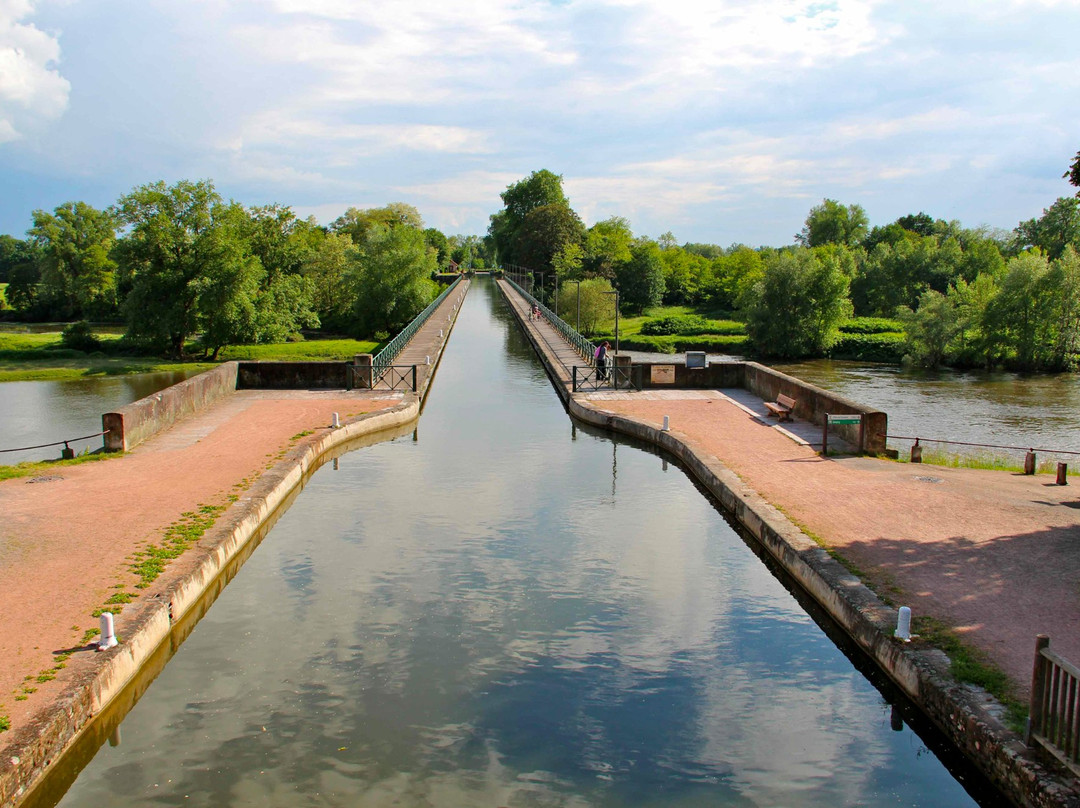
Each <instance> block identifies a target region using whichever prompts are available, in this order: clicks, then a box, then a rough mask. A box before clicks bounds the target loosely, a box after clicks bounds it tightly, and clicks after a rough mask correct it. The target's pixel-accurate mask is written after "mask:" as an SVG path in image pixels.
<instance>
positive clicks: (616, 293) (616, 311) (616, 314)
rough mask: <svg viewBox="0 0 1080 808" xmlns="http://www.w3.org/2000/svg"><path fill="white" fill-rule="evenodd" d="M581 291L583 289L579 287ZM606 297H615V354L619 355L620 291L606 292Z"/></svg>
mask: <svg viewBox="0 0 1080 808" xmlns="http://www.w3.org/2000/svg"><path fill="white" fill-rule="evenodd" d="M578 289H579V290H580V289H581V287H580V286H579V287H578ZM604 294H605V295H615V353H616V354H618V353H619V290H618V289H612V290H611V291H610V292H604Z"/></svg>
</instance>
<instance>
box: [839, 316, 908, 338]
mask: <svg viewBox="0 0 1080 808" xmlns="http://www.w3.org/2000/svg"><path fill="white" fill-rule="evenodd" d="M903 330H904V325H903V323H901V322H900V321H899V320H890V319H889V318H887V317H853V318H851V319H850V320H848V321H847V322H845V323H842V324H841V325H840V333H841V334H890V333H893V332H895V331H903Z"/></svg>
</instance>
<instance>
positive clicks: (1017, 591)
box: [500, 282, 1080, 805]
mask: <svg viewBox="0 0 1080 808" xmlns="http://www.w3.org/2000/svg"><path fill="white" fill-rule="evenodd" d="M500 286H501V288H502V289H503V292H504V295H505V296H506V299H507V302H508V303H509V305H510V306H511V308H512V309H513V310H514V311H515V312H517V316H518V319H519V321H520V322H521V324H522V325H523V327H524V328H525V329H526V332H527V333H528V334H529V335H530V339H531V340H532V342H533V345H534V347H535V348H536V349H537V351H538V353H540V355H541V358H542V359H543V360H544V362H545V365H546V366H547V367H548V371H549V375H550V376H551V378H552V383H553V384H554V385H555V387H556V390H558V391H559V392H560V395H561V396H562V397H563V399H564V401H565V402H566V403H567V406H568V408H569V409H570V412H571V414H572V415H575V416H577V417H580V418H582V419H583V420H586V421H587V422H589V423H592V424H594V425H597V426H602V427H606V428H609V429H614V430H616V431H621V432H625V433H627V434H631V435H633V436H635V437H639V438H641V439H643V440H646V441H648V442H651V443H655V444H658V445H660V446H663V447H664V448H667V449H669V450H671V451H673V452H674V453H675V454H676V456H678V457H679V458H680V459H681V460H683V461H684V462H685V463H686V464H687V467H688V468H689V469H690V471H691V473H693V474H694V475H695V476H697V477H698V478H699V479H700V480H701V482H702V483H703V484H704V485H705V486H706V488H709V489H710V490H711V491H713V493H714V494H716V496H717V497H718V499H720V500H721V501H722V502H723V504H724V505H725V507H727V508H728V509H729V510H731V511H732V512H733V513H734V514H735V515H736V517H737V518H738V519H739V521H740V522H742V523H743V525H744V526H746V527H747V528H748V529H749V530H750V532H751V533H753V534H754V535H755V536H756V537H757V538H758V539H759V540H761V541H762V542H763V544H765V545H766V546H767V547H768V548H769V550H770V552H771V553H772V554H773V555H774V556H777V557H778V559H779V560H781V563H782V564H783V565H784V566H785V567H786V568H787V570H788V572H790V573H792V574H793V576H794V577H795V579H796V580H797V581H799V582H800V583H801V584H802V585H804V586H807V585H809V586H810V587H811V590H810V591H811V594H812V596H813V597H814V598H815V599H816V600H818V602H819V603H821V604H822V605H823V606H825V608H826V610H827V611H829V612H830V613H831V614H832V615H833V617H834V619H838V622H839V623H840V624H841V625H842V626H843V627H844V628H845V631H847V632H848V633H849V635H850V636H852V637H853V639H855V640H856V642H857V643H858V644H859V645H861V646H862V647H863V648H864V650H868V652H870V653H871V656H872V657H873V658H875V660H876V661H877V662H878V663H879V664H882V665H884V666H885V667H886V668H887V669H888V672H889V675H890V676H891V677H892V678H893V679H894V681H897V680H899V683H901V684H902V685H903V689H904V690H905V691H906V692H908V693H909V695H912V696H913V698H914V699H915V700H916V702H917V703H919V704H920V706H921V707H923V708H924V709H927V710H928V711H929V712H930V713H931V714H933V716H934V720H935V721H936V722H937V723H938V724H939V726H942V725H943V724H945V725H948V726H949V734H950V737H951V739H952V740H953V741H954V743H956V744H957V746H958V747H959V748H961V749H964V750H965V751H966V752H967V753H969V755H971V756H972V757H973V758H981V759H982V761H983V762H984V763H986V767H985V768H984V771H986V772H987V774H988V776H990V777H991V779H992V780H995V781H996V782H998V783H1002V781H1003V780H1007V781H1009V782H1008V787H1006V790H1007V791H1009V793H1011V794H1012V795H1013V797H1014V798H1017V799H1019V798H1018V797H1017V794H1023V795H1024V800H1025V803H1026V804H1040V805H1043V804H1045V805H1058V804H1060V805H1066V804H1068V805H1074V804H1080V797H1078V796H1077V793H1078V792H1077V787H1076V783H1075V780H1072V779H1071V778H1065V780H1064V781H1061V782H1059V781H1057V779H1056V778H1054V777H1052V776H1049V775H1047V774H1046V772H1045V771H1043V770H1042V769H1041V767H1040V766H1039V765H1038V764H1034V763H1032V761H1031V760H1030V757H1029V756H1028V754H1027V752H1026V751H1025V750H1024V749H1023V745H1022V744H1021V743H1019V740H1018V739H1017V738H1016V736H1015V735H1013V734H1012V733H1009V732H1007V731H1005V730H1004V727H1002V726H1000V723H999V721H998V720H997V719H998V718H1000V715H999V714H998V713H997V712H996V711H994V710H991V711H990V713H989V714H988V713H985V711H984V708H983V707H982V705H980V704H979V703H978V702H979V701H980V700H982V697H980V696H979V693H978V692H977V691H974V690H969V689H966V688H956V687H955V686H950V685H949V683H948V681H947V677H944V678H943V677H942V675H941V674H942V672H943V671H942V665H941V664H940V663H936V664H935V663H934V662H933V657H932V655H931V654H926V653H921V654H920V653H918V652H916V653H914V654H906V651H905V649H904V648H903V646H902V645H901V644H898V643H896V641H895V640H893V639H892V637H891V633H892V627H893V626H895V619H896V617H895V615H896V610H895V607H898V606H909V607H910V608H911V609H912V612H913V615H914V617H915V618H916V620H917V623H916V625H917V626H918V625H919V622H918V621H919V618H932V619H933V620H935V621H940V623H943V624H944V625H947V626H950V627H951V628H952V629H953V630H954V631H955V632H956V634H957V635H958V636H959V637H960V638H962V640H963V641H964V642H965V643H968V644H970V645H971V646H974V647H975V648H977V649H978V650H979V651H981V652H982V653H983V654H984V655H985V657H986V659H988V660H989V661H991V662H992V663H994V664H995V665H996V666H998V667H999V668H1000V669H1001V670H1002V671H1004V672H1005V674H1006V675H1007V676H1008V677H1009V680H1010V682H1011V683H1012V685H1013V689H1014V692H1015V694H1016V695H1017V697H1019V698H1020V699H1021V700H1022V701H1025V702H1026V699H1027V697H1028V691H1029V688H1030V680H1031V672H1032V664H1033V659H1034V653H1035V638H1036V636H1037V635H1038V634H1047V635H1049V636H1050V638H1051V647H1052V648H1053V650H1054V651H1056V652H1057V653H1058V654H1060V655H1062V656H1064V657H1065V658H1067V659H1071V660H1072V661H1074V662H1076V663H1080V552H1077V548H1078V546H1080V491H1078V489H1077V487H1076V486H1075V485H1070V486H1058V485H1056V484H1055V481H1054V479H1053V478H1052V477H1049V476H1047V475H1040V476H1031V477H1029V476H1024V475H1022V474H1012V473H1008V472H1001V471H986V470H978V469H953V468H944V467H939V466H930V465H915V464H909V463H898V462H895V461H891V460H883V459H878V458H872V457H857V456H848V457H837V456H830V457H828V458H823V457H821V456H820V455H819V454H818V452H817V451H816V450H815V448H813V447H812V446H811V445H809V444H808V441H807V440H805V439H800V438H799V435H802V436H806V435H808V434H814V433H815V432H816V434H817V436H818V437H817V440H818V441H820V430H821V427H820V426H812V427H810V428H809V429H807V426H808V425H806V424H795V425H791V424H783V425H781V424H778V423H777V421H776V420H775V419H770V418H768V417H767V410H766V409H765V407H764V405H763V402H762V401H761V400H760V399H758V398H756V397H754V396H753V395H752V394H749V393H748V392H747V391H745V390H742V389H739V390H714V391H704V390H674V389H664V390H650V389H646V390H643V391H625V392H624V391H598V392H592V393H573V392H572V391H571V389H570V385H569V378H570V374H571V367H570V366H568V365H567V364H566V362H567V361H569V362H570V363H572V364H576V365H581V364H584V362H583V361H582V360H580V358H576V357H574V356H570V355H568V359H563V358H562V354H563V353H565V351H555V350H552V347H553V346H557V345H559V343H560V342H563V340H562V337H561V336H560V335H559V333H558V332H557V331H556V330H555V328H554V327H553V326H551V325H550V324H549V323H548V322H547V321H546V320H533V319H531V318H529V317H528V304H527V303H526V301H525V300H523V299H522V298H521V296H520V295H519V294H518V293H517V292H516V291H515V290H514V289H513V287H511V286H510V285H509V284H506V283H505V282H500ZM665 416H666V417H667V421H668V426H669V429H668V430H666V431H665V430H664V429H663V427H664V421H665ZM819 547H823V548H825V549H826V550H827V551H828V552H830V553H835V554H837V555H839V556H840V557H841V558H843V559H844V561H845V562H846V565H847V568H848V569H849V570H852V571H855V572H856V573H857V576H858V579H856V578H854V577H852V576H851V575H849V574H847V573H845V572H844V571H843V570H839V571H837V570H836V568H837V565H836V564H834V563H831V561H830V560H829V559H828V558H827V557H823V556H821V555H820V551H819V550H818V548H819ZM830 566H831V567H833V568H834V569H833V570H829V569H828V567H830ZM860 583H865V584H866V585H868V586H869V587H870V589H871V590H872V591H873V592H876V593H878V594H879V595H880V596H881V598H883V599H885V601H886V602H885V603H883V602H882V601H881V600H879V598H878V597H876V596H874V595H873V594H872V593H871V592H869V591H866V589H865V588H864V587H862V586H859V584H860ZM814 587H816V590H814ZM857 590H861V593H860V592H859V591H857ZM888 604H892V606H889V605H888ZM923 625H925V623H923ZM905 656H907V657H909V658H908V659H905V658H904V657H905ZM928 658H929V659H930V664H926V662H927V659H928ZM995 727H996V728H995ZM1035 781H1039V782H1038V783H1035ZM1003 787H1004V786H1003ZM1028 797H1030V799H1031V802H1030V803H1027V798H1028Z"/></svg>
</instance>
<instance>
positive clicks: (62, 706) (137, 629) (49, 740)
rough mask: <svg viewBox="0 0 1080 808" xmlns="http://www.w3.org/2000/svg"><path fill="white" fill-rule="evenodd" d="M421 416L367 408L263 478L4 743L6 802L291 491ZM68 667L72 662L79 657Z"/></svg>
mask: <svg viewBox="0 0 1080 808" xmlns="http://www.w3.org/2000/svg"><path fill="white" fill-rule="evenodd" d="M419 414H420V400H419V398H418V397H417V396H415V395H413V394H409V395H408V397H407V398H406V400H405V401H404V402H403V403H401V404H398V405H396V406H394V407H390V408H386V409H382V410H376V411H374V412H369V413H365V414H363V415H360V416H358V417H356V418H355V419H353V420H351V421H348V422H346V423H344V424H342V426H341V427H339V428H337V429H327V431H326V432H325V433H324V434H322V435H320V436H318V437H314V438H312V439H310V440H308V441H305V442H303V443H301V444H299V445H297V446H296V447H294V448H293V449H291V450H290V451H289V452H288V453H287V454H286V455H285V456H284V457H283V458H282V459H281V460H280V461H279V462H278V463H276V464H275V465H274V466H273V467H272V468H270V469H269V470H267V471H266V472H265V473H264V474H263V475H261V476H260V477H259V479H258V480H257V481H256V482H255V484H254V485H253V486H252V488H251V489H249V491H248V493H247V494H246V495H245V496H243V497H241V499H240V500H238V501H237V502H236V503H235V504H234V505H233V506H231V507H230V508H229V510H228V511H226V513H225V514H224V515H223V517H222V519H221V520H220V521H219V523H218V525H216V526H215V527H214V528H212V529H211V530H210V531H209V532H208V533H207V534H206V536H204V537H203V538H202V539H201V540H200V541H199V544H198V545H197V546H198V547H199V548H200V549H201V552H200V553H199V554H198V556H197V557H193V559H192V562H193V563H191V564H189V565H188V568H187V569H186V570H184V571H183V572H182V574H180V575H179V576H177V577H169V578H168V580H165V578H166V576H163V578H162V579H159V581H158V582H157V583H156V584H155V585H153V586H151V587H150V588H149V589H147V590H145V591H144V594H143V595H142V596H141V597H140V598H139V599H138V600H136V601H135V602H133V603H131V604H129V605H128V607H127V608H126V609H125V612H124V614H122V615H121V616H120V618H118V620H117V634H118V635H119V636H120V638H121V643H120V645H118V646H116V647H115V648H113V649H110V650H109V651H105V652H102V653H100V654H95V655H94V656H93V657H90V658H89V659H88V660H85V662H84V664H83V665H82V666H81V667H82V668H84V669H81V670H77V671H75V672H74V676H73V678H72V682H71V683H70V684H69V685H68V687H67V688H66V689H65V692H64V694H63V695H62V696H61V697H60V698H59V700H58V702H57V704H56V706H55V707H54V708H53V709H51V710H49V711H47V712H46V714H42V715H38V716H35V718H34V719H33V720H32V721H31V722H30V723H29V724H27V725H26V726H25V727H23V728H22V729H21V730H20V731H18V732H17V733H16V735H15V736H14V737H12V738H11V739H10V740H8V741H7V743H6V744H4V746H3V757H2V758H0V806H3V808H9V806H18V805H19V804H20V803H21V802H22V800H23V799H24V798H26V797H27V796H28V795H29V794H30V793H31V792H32V790H33V788H34V787H35V786H36V785H37V784H38V783H39V782H40V781H41V779H42V778H43V776H44V775H45V774H46V773H47V772H48V770H49V768H50V766H51V765H52V764H53V763H55V762H56V761H58V760H59V759H60V758H61V757H62V755H63V754H64V752H65V751H66V750H67V749H68V748H69V747H70V746H71V745H72V744H73V743H74V742H75V740H76V739H77V737H78V736H79V734H80V733H81V732H82V731H83V729H84V728H85V727H86V726H87V725H88V724H89V723H90V722H91V721H92V720H93V718H94V717H95V716H96V715H98V714H99V713H100V712H101V711H102V710H103V709H104V708H105V707H106V706H107V705H108V704H109V703H110V702H111V701H112V700H113V699H114V698H115V696H116V695H117V694H118V693H119V692H120V691H121V690H122V689H123V688H124V687H125V686H126V685H127V684H128V683H129V682H130V681H131V680H132V679H133V678H134V677H135V676H136V674H137V673H138V672H139V671H140V669H141V668H142V666H143V664H144V663H146V661H147V660H148V659H150V658H151V657H152V656H153V655H154V653H155V651H156V650H157V649H158V647H159V646H160V645H161V644H162V643H163V642H168V641H169V638H170V633H171V630H172V627H173V625H174V624H176V623H177V622H179V621H180V620H181V619H182V618H183V617H184V616H185V615H186V614H187V613H188V611H189V610H190V609H191V608H192V606H194V605H195V604H196V603H198V601H199V599H200V598H201V596H202V595H203V593H204V592H206V591H207V589H208V588H209V587H211V586H212V585H213V583H214V581H215V580H216V579H217V578H218V576H219V575H220V574H221V572H222V571H223V570H224V569H225V567H226V566H227V565H228V563H229V562H230V561H231V560H232V559H233V558H234V557H235V556H237V554H238V553H239V552H240V551H241V550H242V549H243V548H244V547H245V546H246V545H247V544H248V542H250V541H251V540H252V538H253V537H255V536H256V535H257V534H258V532H259V530H260V528H261V527H262V525H263V524H264V523H265V522H266V521H267V520H269V519H270V518H271V517H272V516H273V515H274V514H275V512H276V511H277V509H278V508H279V507H280V506H281V505H282V503H284V502H286V501H288V499H289V497H290V495H291V494H292V493H293V491H295V490H296V489H297V488H299V487H302V485H303V481H304V480H305V479H306V477H307V475H308V474H309V473H310V471H312V470H313V469H315V468H317V467H318V466H319V465H320V463H321V462H322V460H323V459H324V457H325V456H326V455H327V454H329V453H330V452H332V451H333V450H334V449H335V448H336V447H338V446H341V445H343V444H346V443H348V442H350V441H353V440H355V439H357V438H360V437H362V436H365V435H369V434H376V433H380V432H385V431H387V430H392V429H394V428H395V427H402V426H404V425H407V424H410V423H412V422H414V421H416V420H417V419H418V417H419ZM189 552H190V551H189ZM183 558H184V557H181V558H180V559H178V560H177V561H182V560H183ZM173 563H174V564H175V563H177V562H173ZM69 665H71V666H72V667H74V661H72V662H69ZM43 712H45V711H43Z"/></svg>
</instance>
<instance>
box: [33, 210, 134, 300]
mask: <svg viewBox="0 0 1080 808" xmlns="http://www.w3.org/2000/svg"><path fill="white" fill-rule="evenodd" d="M116 226H117V221H116V217H115V216H114V215H113V214H112V213H111V212H110V211H104V210H98V209H96V208H94V207H93V206H91V205H88V204H86V203H85V202H65V203H64V204H63V205H60V206H59V207H57V208H56V209H55V210H54V211H53V212H52V213H47V212H45V211H43V210H35V211H34V225H33V227H31V228H30V229H29V230H28V231H27V234H28V235H29V236H30V238H31V239H32V240H33V241H34V243H35V244H37V245H38V246H39V247H40V248H41V256H42V261H41V296H42V298H44V301H45V302H46V304H47V305H48V306H50V308H51V313H52V314H53V316H57V317H61V318H64V319H70V318H85V317H96V318H101V317H109V316H112V315H115V314H116V281H115V272H116V262H115V261H114V260H113V259H112V256H111V252H112V249H113V245H114V243H115V242H116Z"/></svg>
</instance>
